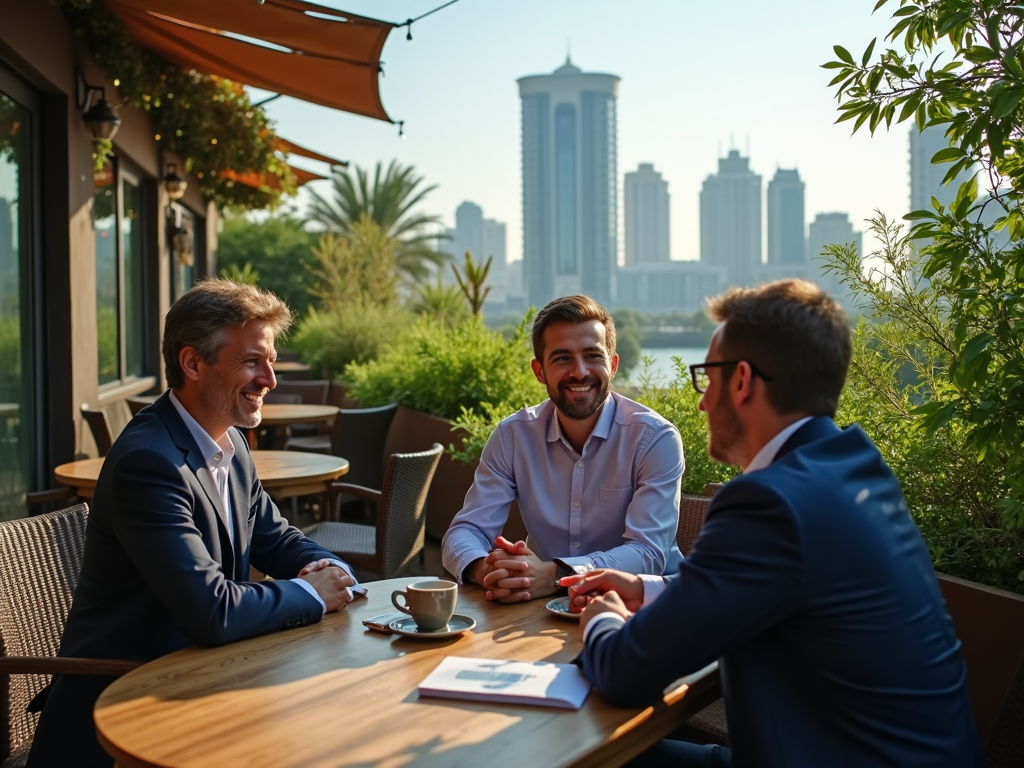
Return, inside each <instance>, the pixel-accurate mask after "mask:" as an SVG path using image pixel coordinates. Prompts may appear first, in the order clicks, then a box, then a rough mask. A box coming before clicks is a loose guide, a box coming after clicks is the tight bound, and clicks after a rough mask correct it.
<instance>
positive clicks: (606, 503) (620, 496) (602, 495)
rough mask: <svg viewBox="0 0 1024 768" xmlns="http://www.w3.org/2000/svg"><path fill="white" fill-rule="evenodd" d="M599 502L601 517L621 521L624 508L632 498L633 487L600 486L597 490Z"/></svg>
mask: <svg viewBox="0 0 1024 768" xmlns="http://www.w3.org/2000/svg"><path fill="white" fill-rule="evenodd" d="M598 497H599V499H600V502H601V519H602V520H604V521H607V522H608V523H609V524H611V523H623V522H625V520H626V509H627V508H628V507H629V502H631V501H632V500H633V488H631V487H630V488H602V489H601V490H600V491H599V492H598Z"/></svg>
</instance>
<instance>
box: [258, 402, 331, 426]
mask: <svg viewBox="0 0 1024 768" xmlns="http://www.w3.org/2000/svg"><path fill="white" fill-rule="evenodd" d="M260 413H261V414H262V415H263V420H262V421H261V422H260V426H261V427H273V426H276V425H278V424H312V423H316V422H324V421H334V417H335V416H337V415H338V408H337V406H334V405H307V404H305V403H295V404H291V403H267V404H265V405H264V406H263V407H262V408H260Z"/></svg>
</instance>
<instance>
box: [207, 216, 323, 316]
mask: <svg viewBox="0 0 1024 768" xmlns="http://www.w3.org/2000/svg"><path fill="white" fill-rule="evenodd" d="M315 242H316V235H314V234H310V233H309V232H307V231H306V230H305V229H304V228H303V223H302V221H301V220H300V219H298V218H297V217H296V216H295V215H294V213H292V212H291V211H282V212H279V213H277V214H276V215H273V216H269V217H267V218H265V219H262V220H259V221H252V220H250V219H249V218H246V217H245V216H240V215H231V216H228V217H226V218H225V220H224V229H223V230H222V231H221V233H220V235H219V236H218V238H217V264H218V266H219V267H220V269H221V274H222V275H224V276H226V277H227V276H230V277H231V278H232V279H234V280H241V281H242V282H249V281H250V280H252V279H255V282H256V283H257V284H258V285H259V286H260V287H262V288H265V289H267V290H269V291H272V292H273V293H276V294H277V295H278V296H280V297H281V298H282V299H284V301H285V302H286V303H287V304H288V306H289V307H291V309H292V311H293V312H297V313H299V314H300V315H301V314H304V313H305V312H306V309H307V308H308V307H309V305H310V304H311V303H312V301H313V297H312V296H311V295H310V293H309V287H310V286H311V285H312V283H313V281H312V278H311V276H310V274H309V273H308V272H307V271H306V270H305V269H303V267H302V265H303V263H304V262H306V261H309V259H310V248H311V247H312V245H313V244H314V243H315ZM247 266H248V269H246V267H247Z"/></svg>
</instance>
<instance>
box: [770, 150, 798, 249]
mask: <svg viewBox="0 0 1024 768" xmlns="http://www.w3.org/2000/svg"><path fill="white" fill-rule="evenodd" d="M806 261H807V241H806V238H805V237H804V183H803V182H802V181H801V180H800V174H799V173H798V172H797V170H796V169H793V170H785V169H783V168H779V169H778V170H777V171H775V178H773V179H772V180H771V181H769V182H768V263H769V264H803V263H805V262H806Z"/></svg>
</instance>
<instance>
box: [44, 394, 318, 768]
mask: <svg viewBox="0 0 1024 768" xmlns="http://www.w3.org/2000/svg"><path fill="white" fill-rule="evenodd" d="M229 434H230V435H231V440H232V442H233V443H234V446H235V457H234V460H233V461H232V465H231V472H230V475H229V486H230V494H231V514H232V516H233V523H234V532H235V538H234V546H232V545H231V540H230V539H229V538H228V531H227V516H226V512H225V510H224V508H223V503H222V501H221V498H220V495H219V493H218V492H217V488H216V484H215V483H214V481H213V478H212V477H211V476H210V473H209V471H208V469H207V467H206V460H205V459H204V458H203V456H202V455H201V454H200V452H199V447H198V446H197V445H196V442H195V440H194V439H193V438H192V435H191V433H190V432H189V431H188V427H186V426H185V423H184V422H183V421H182V419H181V416H180V415H179V414H178V412H177V410H176V409H175V408H174V404H173V403H171V401H170V399H169V398H168V396H167V395H166V394H164V396H163V397H161V398H160V399H158V400H157V402H156V403H154V404H153V405H152V406H150V407H149V408H146V409H144V410H143V411H141V412H140V413H139V414H138V415H136V416H135V418H134V419H132V421H131V422H130V423H129V424H128V426H127V427H126V428H125V430H124V431H123V432H122V433H121V435H120V436H119V437H118V439H117V441H116V442H115V443H114V445H113V447H112V448H111V449H110V452H109V453H108V454H107V456H106V458H105V459H104V461H103V469H102V471H101V472H100V476H99V480H98V482H97V484H96V493H95V495H94V497H93V501H92V503H91V504H90V511H89V523H88V527H87V529H86V540H85V553H84V560H83V564H82V572H81V575H80V577H79V582H78V588H77V590H76V592H75V597H74V601H73V603H72V606H71V612H70V614H69V615H68V620H67V624H66V626H65V629H64V635H63V637H62V639H61V646H60V652H59V655H61V656H84V657H91V658H121V659H142V660H147V661H148V660H151V659H155V658H157V657H159V656H163V655H165V654H167V653H171V652H172V651H176V650H178V649H180V648H184V647H185V646H187V645H191V644H194V643H198V644H200V645H221V644H224V643H230V642H233V641H235V640H241V639H243V638H247V637H253V636H255V635H260V634H264V633H266V632H272V631H274V630H278V629H284V628H286V627H293V626H299V625H302V624H306V623H308V622H315V621H319V620H320V618H321V616H322V613H323V609H322V607H321V605H320V604H319V603H318V602H317V600H316V599H315V598H314V597H313V596H312V595H310V594H309V593H308V592H306V591H305V590H304V589H303V588H302V587H301V586H299V585H298V584H294V583H292V582H290V581H287V579H291V578H294V577H295V575H296V574H297V573H298V572H299V570H300V569H301V568H302V567H303V566H305V565H306V564H308V563H310V562H312V561H314V560H319V559H321V558H325V557H326V558H334V556H333V555H332V554H331V553H330V552H328V551H327V550H325V549H323V548H322V547H320V546H318V545H317V544H314V543H313V542H312V541H310V540H309V539H307V538H306V537H305V536H303V535H302V533H301V531H299V530H298V529H297V528H294V527H292V526H290V525H289V524H288V523H287V521H285V520H284V519H282V517H281V515H280V514H279V512H278V510H277V507H276V506H275V505H274V503H273V502H272V501H271V500H270V497H269V496H268V495H267V493H266V492H265V491H264V490H263V487H262V486H261V485H260V482H259V479H258V478H257V477H256V470H255V467H254V466H253V462H252V457H251V456H250V454H249V447H248V445H247V443H246V441H245V439H244V438H243V437H242V435H241V434H240V433H239V432H238V431H237V430H235V429H232V430H231V431H230V433H229ZM250 563H251V564H252V565H254V566H255V567H256V568H257V569H258V570H259V571H261V572H263V573H266V574H268V575H270V576H272V577H274V578H275V579H278V580H277V581H261V582H256V583H253V582H249V581H248V579H249V565H250ZM109 683H110V679H109V678H95V677H86V676H68V675H64V676H60V677H58V678H57V679H56V680H55V681H54V684H53V685H52V686H51V688H50V689H49V692H48V696H47V697H46V699H45V702H46V703H45V709H44V712H43V716H42V719H41V721H40V725H39V729H38V730H37V732H36V736H35V739H34V741H33V748H32V755H31V758H30V765H39V766H45V765H91V764H109V763H110V761H109V759H107V758H106V757H105V755H104V754H103V753H102V751H99V747H98V745H97V744H96V740H95V737H94V735H93V734H92V707H93V704H94V703H95V700H96V697H97V696H98V695H99V693H100V692H101V691H102V689H103V688H104V687H105V686H106V685H108V684H109ZM86 742H87V743H86Z"/></svg>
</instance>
